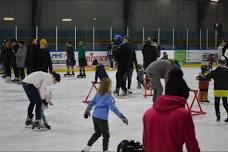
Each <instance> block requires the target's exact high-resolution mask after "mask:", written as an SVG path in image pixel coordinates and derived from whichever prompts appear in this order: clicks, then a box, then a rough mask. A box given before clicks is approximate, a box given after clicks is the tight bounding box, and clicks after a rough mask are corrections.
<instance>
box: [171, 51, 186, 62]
mask: <svg viewBox="0 0 228 152" xmlns="http://www.w3.org/2000/svg"><path fill="white" fill-rule="evenodd" d="M174 59H175V60H177V61H179V62H182V63H186V50H175V51H174Z"/></svg>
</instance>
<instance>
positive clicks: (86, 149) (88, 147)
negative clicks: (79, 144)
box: [81, 146, 91, 152]
mask: <svg viewBox="0 0 228 152" xmlns="http://www.w3.org/2000/svg"><path fill="white" fill-rule="evenodd" d="M90 148H91V146H86V147H85V148H84V149H82V151H81V152H90Z"/></svg>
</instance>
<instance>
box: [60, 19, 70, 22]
mask: <svg viewBox="0 0 228 152" xmlns="http://www.w3.org/2000/svg"><path fill="white" fill-rule="evenodd" d="M62 21H63V22H71V21H72V18H63V19H62Z"/></svg>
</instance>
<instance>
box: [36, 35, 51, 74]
mask: <svg viewBox="0 0 228 152" xmlns="http://www.w3.org/2000/svg"><path fill="white" fill-rule="evenodd" d="M47 45H48V44H47V40H45V39H41V40H40V56H39V61H38V62H37V63H38V68H37V71H43V72H48V71H49V72H50V73H52V70H53V68H52V60H51V55H50V52H49V51H48V48H47Z"/></svg>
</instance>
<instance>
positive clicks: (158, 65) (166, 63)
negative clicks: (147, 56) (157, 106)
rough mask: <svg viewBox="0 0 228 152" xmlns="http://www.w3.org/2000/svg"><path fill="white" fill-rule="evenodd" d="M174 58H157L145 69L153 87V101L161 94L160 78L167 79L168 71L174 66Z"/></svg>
mask: <svg viewBox="0 0 228 152" xmlns="http://www.w3.org/2000/svg"><path fill="white" fill-rule="evenodd" d="M175 67H176V66H175V62H174V60H164V59H161V60H157V61H154V62H152V63H151V64H150V65H149V66H148V67H147V68H146V70H145V72H146V74H147V76H148V78H149V80H150V81H151V83H152V87H153V102H154V103H155V102H156V99H157V97H158V96H160V95H162V92H163V87H162V84H161V80H160V79H161V78H164V79H165V82H167V80H168V75H169V72H170V71H171V70H172V69H173V68H175Z"/></svg>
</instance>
